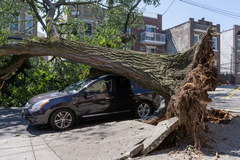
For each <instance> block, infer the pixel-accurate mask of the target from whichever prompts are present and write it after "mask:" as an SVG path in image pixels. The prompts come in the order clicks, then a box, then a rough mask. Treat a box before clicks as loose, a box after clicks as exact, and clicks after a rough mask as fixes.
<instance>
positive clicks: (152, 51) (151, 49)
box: [146, 46, 156, 53]
mask: <svg viewBox="0 0 240 160" xmlns="http://www.w3.org/2000/svg"><path fill="white" fill-rule="evenodd" d="M146 52H147V53H156V47H151V46H147V47H146Z"/></svg>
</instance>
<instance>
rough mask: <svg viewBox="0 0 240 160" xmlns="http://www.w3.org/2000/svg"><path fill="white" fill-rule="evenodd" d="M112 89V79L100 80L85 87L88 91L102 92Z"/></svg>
mask: <svg viewBox="0 0 240 160" xmlns="http://www.w3.org/2000/svg"><path fill="white" fill-rule="evenodd" d="M111 90H112V81H111V80H101V81H98V82H96V83H94V84H93V85H90V86H89V87H87V89H86V91H87V92H90V93H104V92H111Z"/></svg>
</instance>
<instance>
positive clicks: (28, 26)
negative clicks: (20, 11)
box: [25, 15, 33, 34]
mask: <svg viewBox="0 0 240 160" xmlns="http://www.w3.org/2000/svg"><path fill="white" fill-rule="evenodd" d="M25 20H26V23H25V27H26V33H27V34H32V33H33V16H31V15H26V18H25Z"/></svg>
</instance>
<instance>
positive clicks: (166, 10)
mask: <svg viewBox="0 0 240 160" xmlns="http://www.w3.org/2000/svg"><path fill="white" fill-rule="evenodd" d="M174 2H175V0H173V1H172V3H171V4H170V5H169V6H168V8H167V9H166V11H165V12H163V14H162V15H164V14H165V13H166V12H167V11H168V10H169V9H170V8H171V6H172V5H173V3H174Z"/></svg>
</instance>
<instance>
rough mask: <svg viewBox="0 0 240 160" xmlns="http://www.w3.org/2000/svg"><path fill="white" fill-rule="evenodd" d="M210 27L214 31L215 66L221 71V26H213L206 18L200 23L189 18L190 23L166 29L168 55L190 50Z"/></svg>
mask: <svg viewBox="0 0 240 160" xmlns="http://www.w3.org/2000/svg"><path fill="white" fill-rule="evenodd" d="M210 26H211V27H212V28H213V30H214V33H213V42H214V43H213V50H214V53H215V58H216V61H215V65H216V67H217V68H218V69H219V70H220V25H219V24H217V25H213V23H212V22H209V21H205V19H204V18H202V19H201V20H198V21H194V19H193V18H189V21H187V22H185V23H182V24H180V25H177V26H174V27H172V28H170V29H166V30H165V31H164V32H165V34H166V47H165V49H166V53H180V52H184V51H186V50H188V49H189V48H191V47H192V46H194V44H196V43H197V42H198V41H199V40H200V38H201V37H202V36H203V34H204V33H206V32H207V29H208V27H210Z"/></svg>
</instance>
